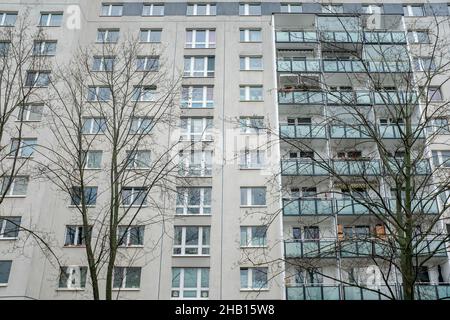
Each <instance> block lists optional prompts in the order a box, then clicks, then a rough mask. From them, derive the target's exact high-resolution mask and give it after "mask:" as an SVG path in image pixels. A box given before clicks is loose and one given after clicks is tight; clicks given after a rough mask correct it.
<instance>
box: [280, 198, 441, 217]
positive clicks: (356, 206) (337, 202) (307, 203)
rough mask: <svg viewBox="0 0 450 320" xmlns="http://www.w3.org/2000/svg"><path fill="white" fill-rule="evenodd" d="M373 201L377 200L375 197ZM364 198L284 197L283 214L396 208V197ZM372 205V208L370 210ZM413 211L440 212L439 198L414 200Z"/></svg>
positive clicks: (361, 212) (352, 212) (359, 212)
mask: <svg viewBox="0 0 450 320" xmlns="http://www.w3.org/2000/svg"><path fill="white" fill-rule="evenodd" d="M372 201H376V199H373V200H372ZM365 202H366V201H365V200H364V199H361V201H359V202H358V201H356V200H354V199H320V198H297V199H283V215H285V216H327V215H334V214H337V215H342V216H344V215H369V214H371V212H374V213H377V214H378V213H380V214H382V213H383V212H384V211H385V210H386V208H388V209H391V210H393V209H395V208H396V199H390V198H387V199H385V201H384V203H383V204H381V203H380V204H379V205H376V204H375V203H371V204H367V203H365ZM368 206H370V208H371V210H372V211H370V210H368ZM411 207H412V212H413V213H422V214H430V215H433V214H438V213H439V208H438V203H437V200H436V199H434V200H430V199H423V200H413V201H412V206H411Z"/></svg>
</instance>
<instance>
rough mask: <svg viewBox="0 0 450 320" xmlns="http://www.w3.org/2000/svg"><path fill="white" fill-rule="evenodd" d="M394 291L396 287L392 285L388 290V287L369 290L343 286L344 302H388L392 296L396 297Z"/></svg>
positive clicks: (395, 291)
mask: <svg viewBox="0 0 450 320" xmlns="http://www.w3.org/2000/svg"><path fill="white" fill-rule="evenodd" d="M396 289H397V288H396V285H392V286H391V287H390V288H389V287H388V286H377V287H374V288H371V289H369V288H363V287H353V286H343V291H344V300H389V299H391V297H392V296H394V297H395V296H397V290H396ZM391 291H392V292H391Z"/></svg>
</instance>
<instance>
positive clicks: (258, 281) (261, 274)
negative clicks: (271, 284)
mask: <svg viewBox="0 0 450 320" xmlns="http://www.w3.org/2000/svg"><path fill="white" fill-rule="evenodd" d="M267 270H268V269H267V268H241V290H242V289H243V290H259V289H267V287H268V286H267V281H268V278H267V272H268V271H267Z"/></svg>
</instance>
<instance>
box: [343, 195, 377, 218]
mask: <svg viewBox="0 0 450 320" xmlns="http://www.w3.org/2000/svg"><path fill="white" fill-rule="evenodd" d="M364 202H365V199H364V198H363V199H361V203H358V202H357V201H355V200H353V199H336V213H337V214H339V215H366V214H370V211H369V210H368V209H367V205H363V204H362V203H364Z"/></svg>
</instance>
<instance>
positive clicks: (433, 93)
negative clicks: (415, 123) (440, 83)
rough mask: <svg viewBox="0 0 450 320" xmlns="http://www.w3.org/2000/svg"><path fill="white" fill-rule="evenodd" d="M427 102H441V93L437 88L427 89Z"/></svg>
mask: <svg viewBox="0 0 450 320" xmlns="http://www.w3.org/2000/svg"><path fill="white" fill-rule="evenodd" d="M426 94H427V100H428V102H433V101H442V100H443V98H442V93H441V89H440V88H439V87H428V90H427V91H426Z"/></svg>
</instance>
